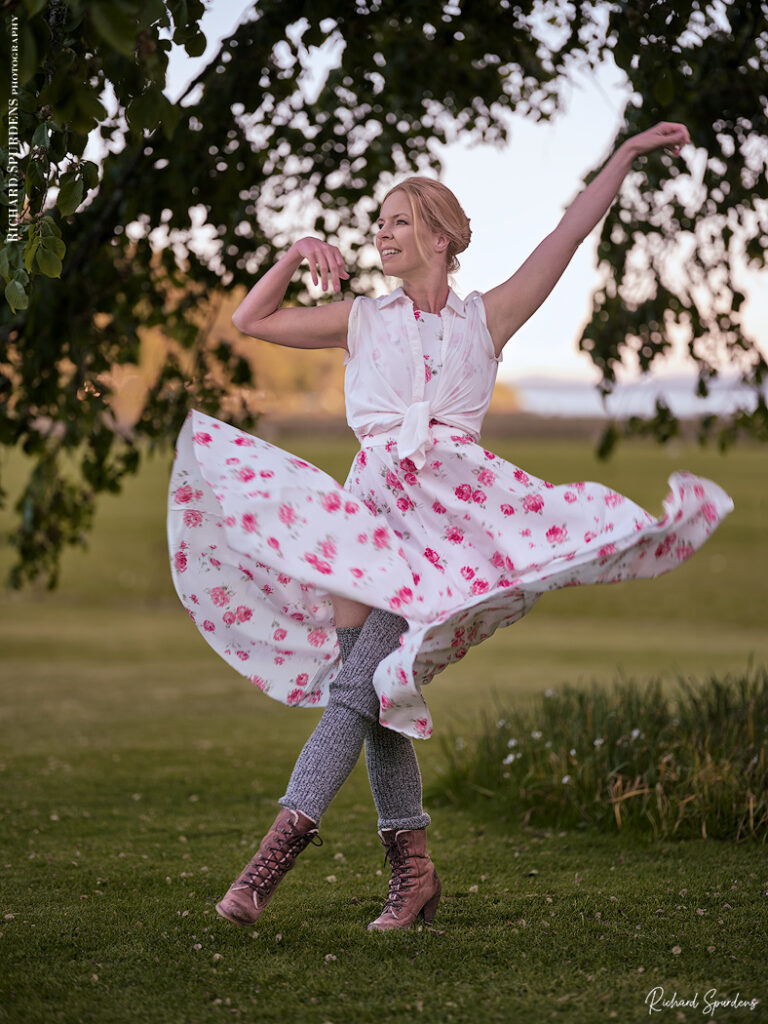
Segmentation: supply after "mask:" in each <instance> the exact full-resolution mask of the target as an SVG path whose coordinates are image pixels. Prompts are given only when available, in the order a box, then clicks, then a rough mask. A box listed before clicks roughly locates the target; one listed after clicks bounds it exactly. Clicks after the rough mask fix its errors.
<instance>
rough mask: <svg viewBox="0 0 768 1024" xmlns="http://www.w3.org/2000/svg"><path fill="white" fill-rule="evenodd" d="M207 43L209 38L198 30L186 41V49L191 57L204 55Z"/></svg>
mask: <svg viewBox="0 0 768 1024" xmlns="http://www.w3.org/2000/svg"><path fill="white" fill-rule="evenodd" d="M207 43H208V40H207V39H206V38H205V36H204V35H203V33H202V32H198V33H197V35H194V36H191V37H190V38H189V39H186V40H185V41H184V49H185V50H186V51H187V54H188V56H190V57H202V55H203V54H204V53H205V47H206V46H207Z"/></svg>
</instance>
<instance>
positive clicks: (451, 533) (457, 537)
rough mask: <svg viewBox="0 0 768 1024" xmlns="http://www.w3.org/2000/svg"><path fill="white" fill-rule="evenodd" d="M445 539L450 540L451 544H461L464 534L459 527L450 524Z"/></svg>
mask: <svg viewBox="0 0 768 1024" xmlns="http://www.w3.org/2000/svg"><path fill="white" fill-rule="evenodd" d="M445 539H446V540H449V541H450V542H451V544H461V542H462V541H463V540H464V534H463V533H462V532H461V530H460V529H459V528H458V527H456V526H449V527H448V529H447V531H446V534H445Z"/></svg>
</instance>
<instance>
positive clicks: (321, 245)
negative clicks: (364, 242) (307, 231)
mask: <svg viewBox="0 0 768 1024" xmlns="http://www.w3.org/2000/svg"><path fill="white" fill-rule="evenodd" d="M298 249H299V252H300V253H301V255H302V256H304V257H305V258H306V260H307V262H308V264H309V272H310V275H311V277H312V284H314V285H317V284H319V285H320V287H321V288H322V290H323V291H327V290H328V283H329V280H330V284H331V287H332V288H333V290H334V291H335V292H338V291H341V280H342V278H343V279H344V280H348V279H349V274H348V273H347V269H346V267H345V265H344V257H343V256H342V255H341V253H340V252H339V250H338V249H337V248H336V246H335V245H329V244H328V243H327V242H321V241H320V239H319V238H307V239H302V240H301V242H299V243H298Z"/></svg>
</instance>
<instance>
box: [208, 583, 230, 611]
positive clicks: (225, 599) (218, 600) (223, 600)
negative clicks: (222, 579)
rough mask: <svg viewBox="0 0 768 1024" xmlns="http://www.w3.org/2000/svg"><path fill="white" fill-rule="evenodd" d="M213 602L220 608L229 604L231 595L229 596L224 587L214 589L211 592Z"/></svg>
mask: <svg viewBox="0 0 768 1024" xmlns="http://www.w3.org/2000/svg"><path fill="white" fill-rule="evenodd" d="M210 595H211V600H212V601H213V603H214V604H215V605H218V607H219V608H220V607H221V606H222V605H225V604H229V595H228V594H227V592H226V590H225V589H224V587H214V588H213V590H211V591H210Z"/></svg>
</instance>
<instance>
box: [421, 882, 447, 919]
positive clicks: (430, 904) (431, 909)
mask: <svg viewBox="0 0 768 1024" xmlns="http://www.w3.org/2000/svg"><path fill="white" fill-rule="evenodd" d="M441 895H442V889H438V890H437V892H436V893H435V895H434V896H433V897H432V899H431V900H428V901H427V902H426V903H425V904H424V906H423V907H422V908H421V911H420V913H421V916H422V917H423V918H424V924H431V923H432V920H433V918H434V916H435V914H436V913H437V907H438V904H439V903H440V896H441Z"/></svg>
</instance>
